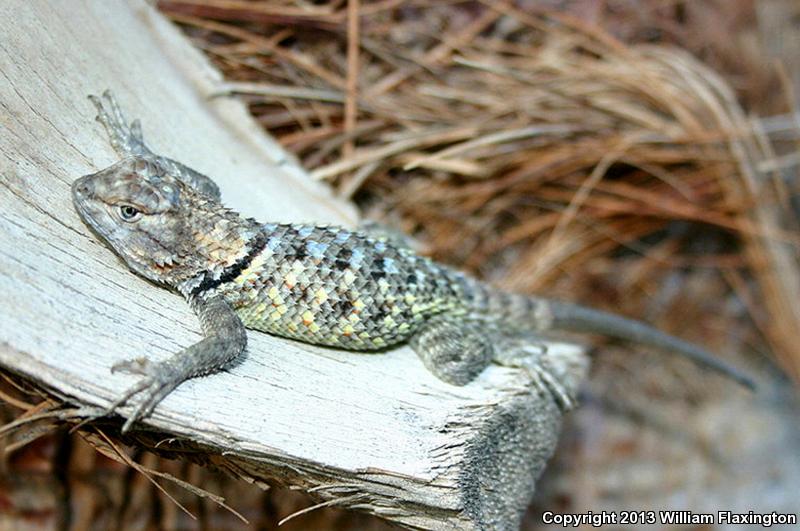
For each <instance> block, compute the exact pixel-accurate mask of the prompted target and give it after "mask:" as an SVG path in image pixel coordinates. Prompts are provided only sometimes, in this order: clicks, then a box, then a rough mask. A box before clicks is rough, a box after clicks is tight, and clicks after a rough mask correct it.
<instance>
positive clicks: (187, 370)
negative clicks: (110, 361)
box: [105, 297, 247, 433]
mask: <svg viewBox="0 0 800 531" xmlns="http://www.w3.org/2000/svg"><path fill="white" fill-rule="evenodd" d="M190 302H191V304H192V308H193V309H194V310H195V312H196V313H197V315H198V317H199V318H200V324H201V327H202V329H203V332H204V333H205V335H206V337H205V339H203V340H202V341H200V342H198V343H195V344H194V345H192V346H190V347H188V348H186V349H184V350H182V351H180V352H178V353H176V354H174V355H173V356H171V357H170V358H169V359H166V360H164V361H162V362H159V363H152V362H149V361H148V360H147V359H143V358H139V359H135V360H128V361H124V362H121V363H118V364H116V365H114V367H112V369H111V370H112V372H113V371H124V372H128V373H133V374H139V375H141V376H142V379H141V380H140V381H139V382H138V383H137V384H136V385H134V386H133V387H131V388H130V389H128V390H127V391H126V392H125V393H124V394H123V395H122V396H121V397H119V399H118V400H117V401H116V402H114V403H113V404H112V405H111V407H110V408H109V409H108V410H107V411H106V413H105V414H110V413H113V412H115V411H116V410H117V409H118V408H119V407H120V406H121V405H123V404H124V403H126V402H127V401H128V400H130V399H131V398H133V397H134V396H136V395H140V397H141V399H140V402H139V404H138V405H137V406H136V409H135V410H134V412H133V414H131V416H130V417H128V420H126V421H125V424H124V425H123V426H122V432H123V433H125V432H126V431H128V430H129V429H130V427H131V426H132V425H133V423H134V422H136V421H137V420H140V419H142V418H144V417H146V416H147V415H149V414H150V413H152V411H153V409H154V408H155V407H156V406H157V405H158V403H159V402H161V401H162V400H163V399H164V398H165V397H166V396H167V395H168V394H169V393H171V392H172V391H173V390H174V389H175V388H176V387H178V385H180V384H181V383H183V382H185V381H186V380H188V379H190V378H194V377H196V376H204V375H206V374H210V373H212V372H216V371H218V370H220V369H222V368H224V367H225V365H227V364H228V363H230V362H231V361H233V360H234V359H235V358H236V357H237V356H239V355H240V354H241V353H242V352H243V351H244V349H245V347H246V345H247V335H246V333H245V327H244V325H243V324H242V321H241V319H239V317H238V316H237V315H236V313H235V312H234V311H233V308H231V306H230V305H229V304H228V303H227V302H225V301H224V300H223V299H222V297H212V298H210V299H203V298H196V299H192V300H191V301H190Z"/></svg>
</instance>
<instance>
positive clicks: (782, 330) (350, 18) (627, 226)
mask: <svg viewBox="0 0 800 531" xmlns="http://www.w3.org/2000/svg"><path fill="white" fill-rule="evenodd" d="M576 3H580V2H567V4H576ZM527 4H530V2H520V3H518V4H517V6H519V5H527ZM535 4H537V5H541V2H538V3H535ZM590 4H591V3H590ZM659 4H660V5H661V6H662V7H663V5H665V4H669V2H667V3H664V2H660V3H659ZM159 5H160V8H161V9H162V10H163V11H164V12H165V13H166V14H167V15H168V16H170V17H172V18H173V19H174V20H175V21H177V22H179V23H180V24H182V25H184V27H185V28H186V30H187V31H188V32H189V33H190V34H191V35H192V36H193V37H194V38H195V41H196V42H197V43H198V44H199V45H200V46H201V47H202V48H203V49H204V50H205V51H206V52H207V53H208V54H210V55H211V56H212V57H213V58H214V59H215V60H216V61H217V63H218V64H219V65H220V66H221V67H222V68H223V69H224V71H225V72H226V74H227V76H228V79H229V80H230V81H228V82H226V83H225V84H224V85H223V86H222V87H221V91H222V92H228V93H237V94H242V95H244V96H245V97H246V98H247V100H248V101H250V103H251V105H252V110H253V112H254V114H255V115H256V117H257V118H258V119H259V120H260V121H261V123H262V124H263V125H264V127H265V128H266V129H267V130H268V131H270V133H271V134H273V135H274V136H275V137H276V138H278V140H279V141H280V142H281V143H282V144H283V145H284V146H286V147H287V148H288V149H289V150H291V151H292V152H294V153H295V154H297V156H298V157H299V158H300V159H301V160H302V162H303V164H304V165H305V166H306V167H307V168H308V169H309V170H310V171H311V173H312V175H313V176H314V177H315V178H317V179H321V180H325V181H327V182H329V183H331V185H332V186H334V188H335V189H336V190H337V191H338V193H340V194H341V195H343V196H345V197H352V198H354V199H355V200H356V201H358V202H359V204H361V205H362V206H363V207H364V208H365V210H367V211H368V212H370V213H372V214H373V215H377V216H380V217H385V218H387V219H388V220H389V221H390V222H391V223H394V224H397V225H399V226H400V227H401V228H402V229H403V230H405V231H406V232H409V233H412V234H414V235H416V236H417V237H419V238H420V239H421V240H422V241H423V242H424V243H425V245H426V246H427V248H428V250H429V251H430V252H431V253H432V254H434V255H435V256H436V257H437V258H440V259H442V260H445V261H448V262H451V263H455V264H458V265H460V266H462V267H465V268H468V269H471V270H473V271H476V272H478V274H480V275H482V276H484V277H488V278H491V279H493V280H495V281H497V282H499V283H502V284H503V285H505V286H506V287H510V288H514V289H518V290H521V291H528V292H539V293H551V294H553V293H555V294H558V295H561V296H563V297H566V298H570V299H573V300H580V301H582V302H586V303H591V304H594V305H596V306H605V307H607V308H610V309H612V310H615V311H621V312H623V313H633V314H636V315H646V316H647V317H648V318H649V319H651V320H656V321H657V322H659V321H661V322H660V324H662V325H663V324H664V323H663V321H665V319H659V318H660V317H661V316H662V315H664V314H667V315H668V316H669V315H670V314H671V313H675V314H676V315H672V318H671V319H666V321H669V323H671V324H670V325H669V326H668V327H673V328H679V327H682V326H686V327H687V328H689V329H692V328H698V327H701V326H702V325H700V324H698V323H697V322H695V321H696V319H701V320H702V323H703V324H707V325H709V327H713V326H716V327H717V330H715V331H712V332H709V333H707V334H706V335H705V336H704V337H702V338H701V339H700V340H701V341H705V342H706V343H709V344H712V345H720V344H722V343H723V342H724V341H726V338H727V341H728V342H730V341H734V342H738V343H741V342H742V341H755V342H756V343H755V344H756V345H758V342H759V341H761V340H765V341H766V343H767V344H768V345H769V350H771V352H772V353H774V356H775V359H776V360H777V361H778V362H779V364H780V365H781V366H782V367H783V369H784V370H785V371H786V372H788V373H789V374H791V375H792V376H794V378H795V379H798V380H800V342H798V341H796V338H797V337H799V336H800V310H799V309H798V307H797V305H796V304H795V301H796V300H798V297H800V285H798V282H799V281H798V278H800V277H798V270H797V248H798V247H797V246H798V241H800V240H799V239H798V233H797V232H796V231H795V229H796V219H795V214H794V213H793V212H792V211H791V209H790V208H789V197H788V193H787V192H786V190H785V189H784V186H785V185H784V181H783V180H781V177H780V175H779V173H778V170H775V169H770V161H772V165H773V166H774V165H775V164H774V162H775V160H776V159H775V157H774V154H773V152H772V147H771V145H770V142H769V139H768V137H767V136H766V135H765V134H763V133H761V132H759V130H758V128H757V127H756V126H755V125H754V122H752V121H751V120H749V119H748V118H747V117H746V116H745V114H744V113H743V111H742V109H741V107H740V105H739V103H737V97H736V95H735V94H734V92H733V91H732V89H731V88H729V86H728V84H727V83H726V82H725V81H724V80H723V79H722V78H721V77H720V76H719V75H717V74H716V73H715V72H713V71H712V70H711V69H709V68H708V67H706V66H704V65H703V64H702V63H700V62H699V61H698V60H696V59H695V58H693V56H691V55H689V54H688V53H686V52H684V51H681V50H679V49H677V48H670V47H665V46H659V45H646V44H640V45H635V46H632V45H627V44H623V43H622V42H620V41H618V40H616V39H615V38H614V37H612V36H611V35H610V34H608V33H605V32H604V31H602V30H601V29H599V27H598V26H595V25H593V24H591V23H590V22H587V21H586V20H585V19H578V18H575V17H573V16H572V15H570V14H569V12H568V11H563V10H562V11H558V12H556V11H547V10H544V9H538V10H537V9H533V8H530V7H528V8H527V9H521V8H519V7H515V6H514V5H512V3H511V2H505V1H500V0H498V1H490V0H484V1H480V2H474V1H471V2H467V1H457V0H454V1H449V2H448V1H426V0H405V1H400V0H382V1H375V2H368V1H363V2H360V3H359V2H356V1H351V2H345V1H330V2H314V3H311V2H300V1H297V2H290V1H280V0H262V1H254V2H241V1H236V0H206V1H203V2H199V1H180V2H160V4H159ZM686 5H694V4H691V3H689V4H686ZM705 5H706V6H708V5H715V4H714V3H711V4H708V3H706V4H705ZM737 5H738V4H737ZM573 7H574V6H573ZM687 9H689V8H687ZM575 10H576V11H577V8H576V9H575ZM598 16H599V15H598ZM356 18H358V21H359V22H360V24H356V23H355V22H356ZM595 18H598V17H595ZM618 20H621V18H619V19H618ZM693 20H698V19H697V18H695V19H693ZM733 23H735V24H739V23H740V22H739V21H734V22H732V24H733ZM662 25H663V26H664V27H663V28H661V31H662V33H663V34H664V35H668V36H669V37H670V38H664V39H662V40H665V41H672V42H689V41H690V40H691V39H688V38H683V37H685V36H683V35H682V34H681V31H679V30H681V29H682V27H681V26H679V25H675V24H672V25H669V24H662ZM622 26H623V27H624V29H626V31H627V30H631V27H632V24H630V23H629V24H627V25H625V24H623V25H622ZM683 29H685V28H683ZM695 29H696V28H695ZM631 31H633V30H631ZM618 33H620V32H618ZM621 33H623V34H624V33H625V32H624V31H622V32H621ZM692 35H693V34H691V35H690V36H692ZM712 36H713V38H714V40H715V41H718V42H725V39H722V38H721V37H722V36H721V35H719V33H715V34H713V35H712ZM682 38H683V40H682ZM714 49H715V50H717V53H716V54H713V53H709V54H708V55H709V56H710V57H711V59H712V60H713V59H714V58H715V57H716V58H717V59H718V61H717V64H720V65H722V67H723V68H724V66H725V62H726V61H730V58H731V57H733V56H734V54H733V53H731V52H730V50H727V49H726V48H725V47H724V46H722V45H720V46H717V47H716V48H714ZM737 67H738V68H739V69H742V68H746V67H747V64H746V63H738V64H737ZM762 88H763V87H762ZM751 89H752V87H751ZM753 90H754V89H753ZM753 90H751V91H750V93H748V94H749V95H750V97H752V92H753ZM773 94H774V92H773ZM776 100H779V101H782V100H780V98H776V97H775V96H774V95H773V97H772V99H771V100H770V101H771V106H772V107H773V108H774V107H775V106H776V105H779V104H776V103H775V101H776ZM795 158H796V157H795ZM689 268H692V269H691V271H696V270H697V268H701V269H702V270H703V274H708V272H711V273H713V275H712V276H713V278H714V279H715V280H714V282H717V283H721V284H722V285H723V286H724V289H723V290H722V291H721V292H720V290H716V291H715V299H714V300H707V299H706V297H707V293H706V292H705V291H703V290H702V289H701V290H695V292H694V293H691V292H686V291H685V290H686V289H689V288H685V289H684V291H681V290H680V289H678V290H677V291H675V290H672V291H670V290H671V289H672V288H671V286H672V287H674V281H675V279H676V278H678V279H683V278H684V277H686V276H687V275H688V273H687V272H688V271H689V270H690V269H689ZM680 284H681V285H688V284H687V283H685V282H683V283H680ZM712 291H714V290H712ZM732 301H733V302H732ZM688 307H696V308H697V310H694V311H691V310H686V308H688ZM731 307H733V308H734V309H733V310H731ZM738 309H746V314H747V316H748V317H746V318H742V316H741V315H740V314H742V313H745V312H744V311H742V312H739V311H738ZM737 315H738V317H737ZM720 316H722V317H720ZM682 317H683V319H682ZM687 318H688V319H689V321H688V322H686V321H685V319H687ZM742 323H746V324H747V325H750V327H751V328H750V330H751V331H755V330H757V331H758V333H752V334H747V333H742V332H741V330H738V329H739V328H741V327H742ZM734 324H735V326H736V327H737V330H738V331H737V334H736V336H735V337H734V338H733V339H731V331H730V328H732V327H733V325H734ZM676 331H678V330H676ZM683 335H686V334H683ZM695 335H697V334H695ZM709 336H711V339H709ZM715 337H716V339H715ZM758 338H760V339H758ZM737 348H738V349H742V348H743V347H742V345H741V344H738V345H737Z"/></svg>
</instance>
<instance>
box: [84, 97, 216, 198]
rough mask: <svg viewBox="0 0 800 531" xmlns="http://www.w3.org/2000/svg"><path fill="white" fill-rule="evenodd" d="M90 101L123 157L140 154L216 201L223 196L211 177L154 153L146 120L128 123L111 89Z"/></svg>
mask: <svg viewBox="0 0 800 531" xmlns="http://www.w3.org/2000/svg"><path fill="white" fill-rule="evenodd" d="M89 100H90V101H91V102H92V103H93V104H94V106H95V108H96V109H97V121H98V122H100V123H101V124H102V125H103V127H105V129H106V132H107V133H108V139H109V142H110V143H111V147H113V148H114V151H116V152H117V153H118V154H119V155H120V156H121V157H123V158H126V157H138V158H142V159H149V160H152V161H155V162H157V163H158V165H159V166H162V167H164V168H165V169H166V170H167V171H169V172H170V173H172V174H173V175H175V176H176V177H178V178H179V179H181V180H182V181H183V182H185V183H186V184H188V185H189V186H191V187H192V188H194V189H195V190H197V191H198V192H201V193H203V194H206V195H208V196H211V197H213V198H214V199H216V200H219V199H220V193H219V188H218V187H217V185H216V183H215V182H214V181H213V180H212V179H211V178H210V177H208V176H206V175H203V174H202V173H200V172H198V171H196V170H193V169H192V168H190V167H188V166H186V165H184V164H181V163H180V162H178V161H175V160H172V159H171V158H168V157H163V156H161V155H156V154H155V153H153V152H152V151H151V150H150V148H148V147H147V145H146V144H145V143H144V136H143V135H142V123H141V122H140V121H139V120H134V121H132V122H131V123H130V124H128V123H127V121H126V120H125V115H124V114H122V110H121V109H120V108H119V104H118V103H117V100H116V98H114V95H113V94H112V93H111V91H110V90H106V91H105V92H103V96H102V97H97V96H94V95H90V96H89Z"/></svg>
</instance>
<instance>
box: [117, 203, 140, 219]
mask: <svg viewBox="0 0 800 531" xmlns="http://www.w3.org/2000/svg"><path fill="white" fill-rule="evenodd" d="M117 208H118V209H119V217H120V218H122V221H127V222H128V223H133V222H134V221H139V219H140V218H141V217H142V211H141V210H139V209H138V208H136V207H134V206H131V205H119V207H117Z"/></svg>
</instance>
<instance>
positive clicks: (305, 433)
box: [0, 0, 586, 529]
mask: <svg viewBox="0 0 800 531" xmlns="http://www.w3.org/2000/svg"><path fill="white" fill-rule="evenodd" d="M0 34H2V35H3V38H2V39H1V40H0V185H1V186H0V205H2V208H1V209H0V364H2V366H4V367H6V368H8V369H11V370H13V371H15V372H16V373H18V374H21V375H23V376H25V377H27V378H30V379H31V380H34V381H36V382H38V383H39V384H41V385H42V386H44V387H46V388H48V389H50V390H51V391H52V392H53V393H55V394H56V395H58V396H61V397H63V398H65V399H67V400H69V401H71V402H74V403H76V404H79V405H98V406H104V405H108V404H109V403H110V402H111V401H112V400H113V398H114V397H115V396H117V394H118V393H119V392H120V391H121V390H123V389H124V388H126V387H127V386H129V385H130V384H131V383H132V382H133V381H134V379H133V377H131V376H128V375H124V374H111V372H110V367H111V366H112V365H113V364H114V363H115V362H117V361H119V360H121V359H128V358H131V357H135V356H141V355H146V356H149V357H151V358H152V359H154V360H158V359H163V358H164V357H165V356H167V355H168V354H169V353H171V352H174V351H176V350H178V349H180V348H183V347H186V346H188V345H190V344H191V343H193V342H195V341H197V340H198V339H199V337H200V335H199V327H198V324H197V322H196V319H195V317H194V315H192V313H191V311H190V310H189V308H188V307H187V305H186V304H185V303H184V302H183V301H182V300H181V299H180V297H179V296H177V295H175V294H172V293H169V292H167V291H165V290H163V289H160V288H158V287H156V286H154V285H152V284H150V283H148V282H146V281H144V280H142V279H140V278H138V277H136V276H134V275H133V274H131V273H130V272H128V271H127V269H126V268H125V266H124V265H123V264H122V263H121V262H120V261H119V260H118V259H117V258H116V257H115V256H114V255H113V253H112V252H111V251H110V250H108V249H107V248H106V247H104V246H103V245H102V244H101V243H99V242H98V240H97V239H95V238H94V237H93V236H92V234H91V233H90V232H89V231H88V229H87V228H86V227H85V226H84V225H83V224H82V223H81V222H80V220H79V218H78V216H77V214H76V213H75V212H74V210H73V208H72V205H71V202H70V194H69V186H70V184H71V182H72V181H73V180H74V179H75V178H76V177H77V176H80V175H82V174H85V173H89V172H92V171H96V170H97V169H98V168H101V167H104V166H106V165H108V164H109V163H111V162H113V161H114V159H115V156H114V154H113V152H112V150H111V148H110V147H109V146H108V144H107V141H106V135H105V133H104V132H103V131H102V128H101V126H100V125H99V124H97V123H95V122H94V121H93V116H94V110H93V107H92V106H91V104H90V103H89V101H88V100H87V99H86V95H87V94H88V93H99V92H100V91H102V90H103V89H105V88H107V87H109V88H112V89H113V90H114V91H115V93H116V95H117V97H118V98H119V99H120V101H121V103H122V105H123V107H124V108H125V109H126V110H127V111H128V113H129V114H130V115H131V116H134V115H135V116H138V117H140V118H141V119H142V121H143V124H144V132H145V137H146V138H147V139H148V141H149V143H150V145H151V146H153V147H154V148H155V149H156V150H157V151H159V152H161V153H163V154H165V155H168V156H171V157H173V158H175V159H177V160H180V161H182V162H185V163H187V164H189V165H190V166H193V167H195V168H197V169H199V170H200V171H202V172H204V173H206V174H208V175H211V176H213V177H214V178H215V179H216V180H217V182H218V183H219V185H220V188H221V190H222V194H223V199H224V200H225V201H226V203H228V204H230V205H231V206H233V207H235V208H237V209H238V210H240V211H242V212H244V213H245V214H247V215H252V216H254V217H256V218H258V219H261V220H264V221H266V220H281V221H300V220H303V221H325V222H336V223H344V224H352V223H353V222H354V221H355V219H356V216H355V212H354V210H353V208H352V207H351V206H350V205H347V204H345V203H342V202H340V201H337V200H335V199H334V198H333V197H332V196H331V195H330V193H329V192H328V191H327V190H326V189H325V188H324V187H322V186H320V185H319V184H317V183H315V182H313V181H312V180H311V179H309V178H308V177H307V175H306V173H305V172H304V171H303V170H302V169H301V168H300V167H299V166H298V165H297V164H296V163H295V162H294V160H293V159H292V158H291V157H290V156H288V155H287V154H285V153H284V152H283V151H282V150H281V149H280V147H279V146H278V145H277V144H276V143H275V142H274V141H272V140H271V139H269V138H268V137H266V136H265V135H264V134H263V133H262V132H261V131H260V130H259V128H258V126H257V125H256V124H255V123H254V122H253V121H252V120H251V119H250V117H249V115H248V114H247V112H246V109H245V108H244V107H243V106H242V105H241V104H240V103H238V102H236V101H233V100H228V99H224V98H217V99H209V98H208V97H207V95H209V94H211V93H212V92H214V90H215V87H216V84H217V83H218V81H219V75H218V73H217V72H216V71H215V70H213V69H212V68H211V67H210V66H209V65H208V64H207V62H206V61H205V59H204V58H203V57H202V56H201V55H200V54H199V53H198V52H197V51H196V50H194V49H193V48H192V47H191V45H190V44H189V43H188V42H187V41H186V40H185V39H184V37H182V36H181V35H180V33H179V32H178V31H177V30H176V29H175V28H174V27H172V26H171V25H170V24H169V23H168V22H166V21H165V20H164V19H163V18H162V17H160V16H159V15H158V14H157V13H156V12H155V11H154V10H153V9H152V8H151V7H150V6H148V5H146V4H145V3H144V2H139V1H132V2H121V1H119V2H118V1H112V2H100V1H97V2H44V1H41V2H28V1H22V0H15V1H10V2H5V3H3V4H2V5H0ZM550 355H552V356H554V358H555V362H554V363H555V364H556V365H557V366H558V367H561V368H562V370H563V371H564V372H565V373H567V374H568V375H569V376H568V378H569V379H570V382H568V387H570V388H574V387H576V386H577V385H578V382H579V381H580V379H581V378H582V376H583V374H584V372H585V368H586V359H585V357H584V356H583V353H582V351H581V350H580V349H579V348H577V347H573V346H569V345H554V346H552V348H551V349H550ZM528 383H529V378H528V376H527V375H525V374H523V373H521V372H520V371H515V370H511V369H505V368H500V367H491V368H490V369H489V370H487V371H486V372H485V374H483V375H482V376H481V377H480V378H479V379H478V380H477V381H476V382H474V383H473V384H471V385H469V386H466V387H463V388H457V387H453V386H449V385H447V384H444V383H442V382H440V381H438V380H437V379H436V378H434V377H433V376H431V375H430V374H429V373H428V372H427V371H426V370H425V369H424V367H423V366H422V364H421V363H420V362H419V361H418V360H417V358H416V356H415V355H414V354H413V352H411V351H410V350H409V349H407V348H403V349H398V350H393V351H391V352H387V353H385V354H379V355H358V354H353V353H347V352H339V351H335V350H326V349H320V348H313V347H310V346H308V345H303V344H300V343H295V342H291V341H285V340H281V339H277V338H273V337H270V336H267V335H265V334H260V333H255V332H253V333H251V334H250V343H249V349H248V352H247V356H246V357H245V359H244V360H242V361H241V363H239V364H238V365H237V366H236V367H234V368H232V369H231V370H229V371H227V372H225V373H221V374H217V375H214V376H211V377H207V378H202V379H197V380H193V381H190V382H187V383H185V384H184V385H182V386H181V387H180V388H179V389H178V390H177V391H176V392H174V393H173V394H171V395H170V396H169V397H168V398H167V399H166V400H165V401H164V402H163V403H162V404H161V405H160V406H159V407H158V408H157V409H156V411H155V414H154V415H153V417H152V418H150V419H148V420H147V422H146V424H147V426H148V427H149V428H152V429H154V430H158V431H159V432H161V433H168V434H171V435H173V436H176V437H177V438H178V440H179V441H180V440H182V441H184V442H182V443H181V446H180V447H183V448H185V447H186V444H187V442H186V441H190V442H191V443H192V444H195V445H197V447H199V448H203V449H204V450H205V452H206V453H207V455H208V456H209V460H213V461H214V463H215V465H216V466H219V467H222V468H227V469H229V470H231V471H232V472H234V473H236V474H238V475H240V476H242V477H246V478H249V479H251V480H255V481H262V480H269V479H273V480H277V481H279V482H282V483H288V484H293V485H298V486H301V487H303V488H312V487H315V488H317V490H316V496H319V497H321V498H323V499H332V498H337V499H339V501H340V503H341V505H343V506H347V507H354V508H357V509H360V510H365V511H369V512H372V513H375V514H378V515H380V516H383V517H385V518H388V519H390V520H393V521H395V522H398V523H400V524H402V525H406V526H411V527H419V528H426V529H427V528H429V529H470V528H482V527H492V526H494V527H499V528H505V527H507V528H514V527H515V526H516V525H517V518H518V513H519V511H520V510H521V509H522V508H524V506H525V505H526V504H527V501H528V500H529V498H530V496H531V494H532V492H533V487H534V482H535V480H536V478H537V477H538V475H539V473H540V472H541V470H542V468H543V467H544V464H545V462H546V460H547V458H548V457H549V456H550V454H551V452H552V450H553V448H554V446H555V443H556V440H557V433H558V429H559V425H560V420H561V414H560V412H559V410H558V408H557V407H556V406H555V405H554V404H553V402H552V400H551V399H550V398H549V397H539V396H538V395H536V394H535V393H531V392H530V386H529V385H528ZM124 411H126V409H123V412H124ZM143 438H146V435H143ZM173 444H174V443H173V442H166V443H164V444H163V445H162V447H161V448H162V450H166V451H170V450H171V449H172V446H171V445H173ZM177 448H178V446H175V449H176V451H177ZM222 452H224V456H222V455H221V454H222Z"/></svg>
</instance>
